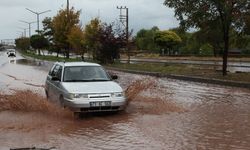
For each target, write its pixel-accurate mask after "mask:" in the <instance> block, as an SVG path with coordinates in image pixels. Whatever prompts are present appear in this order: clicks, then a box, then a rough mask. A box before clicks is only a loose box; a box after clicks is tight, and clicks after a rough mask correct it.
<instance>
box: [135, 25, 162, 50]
mask: <svg viewBox="0 0 250 150" xmlns="http://www.w3.org/2000/svg"><path fill="white" fill-rule="evenodd" d="M157 31H159V28H158V27H153V28H151V29H150V30H146V29H141V30H140V31H138V32H137V35H136V37H135V42H136V46H137V48H138V49H140V50H149V51H158V50H159V47H158V46H157V44H156V43H155V41H154V38H155V34H156V32H157Z"/></svg>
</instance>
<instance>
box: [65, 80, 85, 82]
mask: <svg viewBox="0 0 250 150" xmlns="http://www.w3.org/2000/svg"><path fill="white" fill-rule="evenodd" d="M89 81H90V80H66V81H64V82H89Z"/></svg>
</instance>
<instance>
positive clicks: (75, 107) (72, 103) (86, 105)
mask: <svg viewBox="0 0 250 150" xmlns="http://www.w3.org/2000/svg"><path fill="white" fill-rule="evenodd" d="M102 101H110V102H111V106H98V107H91V106H90V103H91V102H102ZM64 105H65V106H66V107H68V108H69V109H70V110H72V111H74V112H103V111H121V110H124V109H125V107H126V105H127V101H126V98H117V99H109V100H107V99H100V100H87V99H77V100H76V99H75V100H71V99H64Z"/></svg>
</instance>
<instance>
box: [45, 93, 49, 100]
mask: <svg viewBox="0 0 250 150" xmlns="http://www.w3.org/2000/svg"><path fill="white" fill-rule="evenodd" d="M45 95H46V99H47V100H49V93H48V91H45Z"/></svg>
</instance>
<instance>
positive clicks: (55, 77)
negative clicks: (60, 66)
mask: <svg viewBox="0 0 250 150" xmlns="http://www.w3.org/2000/svg"><path fill="white" fill-rule="evenodd" d="M51 80H52V81H60V79H59V78H58V77H57V76H52V78H51Z"/></svg>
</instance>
